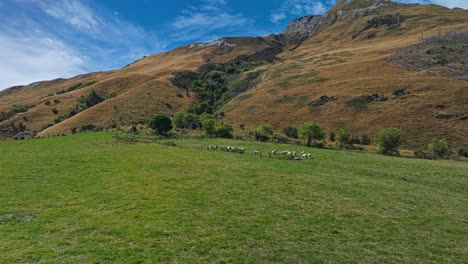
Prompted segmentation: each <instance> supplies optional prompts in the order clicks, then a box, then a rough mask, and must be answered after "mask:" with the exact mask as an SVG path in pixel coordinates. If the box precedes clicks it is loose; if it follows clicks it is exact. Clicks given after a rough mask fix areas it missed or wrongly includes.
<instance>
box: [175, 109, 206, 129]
mask: <svg viewBox="0 0 468 264" xmlns="http://www.w3.org/2000/svg"><path fill="white" fill-rule="evenodd" d="M172 123H173V125H174V126H175V127H177V128H182V129H183V128H189V129H198V128H200V127H201V125H202V124H201V121H200V117H199V116H197V115H195V114H192V113H176V114H175V115H174V117H173V118H172Z"/></svg>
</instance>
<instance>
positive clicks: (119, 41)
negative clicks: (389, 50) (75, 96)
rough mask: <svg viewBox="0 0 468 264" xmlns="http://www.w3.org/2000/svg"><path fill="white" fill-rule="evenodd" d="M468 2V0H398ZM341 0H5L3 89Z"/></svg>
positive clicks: (253, 29)
mask: <svg viewBox="0 0 468 264" xmlns="http://www.w3.org/2000/svg"><path fill="white" fill-rule="evenodd" d="M399 1H400V2H419V3H429V2H432V3H437V4H441V5H445V6H448V7H456V6H458V7H463V8H468V0H399ZM335 2H336V0H250V1H247V0H190V1H189V0H169V1H168V0H164V1H162V0H133V1H130V0H94V1H93V0H0V22H1V23H0V90H1V89H4V88H7V87H10V86H13V85H20V84H28V83H31V82H34V81H39V80H47V79H53V78H58V77H71V76H73V75H76V74H81V73H86V72H91V71H101V70H110V69H115V68H120V67H123V66H125V65H126V64H128V63H130V62H132V61H134V60H136V59H138V58H141V57H142V56H144V55H149V54H153V53H156V52H161V51H167V50H170V49H173V48H176V47H178V46H181V45H184V44H188V43H193V42H205V41H211V40H214V39H217V38H219V37H222V36H258V35H269V34H271V33H279V32H281V31H282V29H283V28H284V27H285V26H286V25H287V23H288V22H289V21H290V20H291V19H293V18H296V17H301V16H304V15H312V14H322V13H324V12H325V11H326V10H328V9H329V8H330V7H332V6H333V5H334V4H335Z"/></svg>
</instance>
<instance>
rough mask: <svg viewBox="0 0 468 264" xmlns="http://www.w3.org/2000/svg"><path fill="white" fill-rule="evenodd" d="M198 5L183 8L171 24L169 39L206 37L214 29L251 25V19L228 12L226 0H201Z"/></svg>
mask: <svg viewBox="0 0 468 264" xmlns="http://www.w3.org/2000/svg"><path fill="white" fill-rule="evenodd" d="M200 2H201V4H200V5H198V6H196V7H195V6H190V7H188V8H186V9H184V10H183V11H182V12H181V14H180V15H179V16H177V17H176V19H175V21H174V22H173V23H172V24H171V27H172V28H173V29H174V31H173V32H171V34H170V35H169V37H170V40H171V41H190V40H200V39H206V38H207V37H208V36H210V35H212V34H214V33H213V32H215V31H216V30H219V29H223V30H224V31H225V32H229V31H235V30H236V29H239V28H243V27H246V26H251V25H253V24H254V21H253V20H252V19H248V18H246V17H245V16H243V15H242V14H240V13H235V12H230V11H229V10H228V8H227V1H226V0H201V1H200Z"/></svg>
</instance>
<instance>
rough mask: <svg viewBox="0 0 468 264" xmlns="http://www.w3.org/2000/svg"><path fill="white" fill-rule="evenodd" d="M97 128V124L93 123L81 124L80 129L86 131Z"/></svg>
mask: <svg viewBox="0 0 468 264" xmlns="http://www.w3.org/2000/svg"><path fill="white" fill-rule="evenodd" d="M95 129H96V126H95V125H93V124H85V125H82V126H81V129H80V131H81V132H85V131H93V130H95Z"/></svg>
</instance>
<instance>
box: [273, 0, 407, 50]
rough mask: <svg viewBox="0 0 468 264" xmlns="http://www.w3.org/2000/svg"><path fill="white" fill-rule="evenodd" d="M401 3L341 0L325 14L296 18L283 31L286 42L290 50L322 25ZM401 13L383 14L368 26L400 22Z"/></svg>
mask: <svg viewBox="0 0 468 264" xmlns="http://www.w3.org/2000/svg"><path fill="white" fill-rule="evenodd" d="M397 5H401V4H399V3H395V2H393V1H391V0H341V1H340V2H338V4H337V5H336V7H335V8H333V9H331V10H330V11H329V12H328V13H326V14H324V15H317V16H305V17H301V18H298V19H294V20H293V21H292V22H291V23H289V25H288V26H287V27H286V29H285V30H284V31H283V32H282V33H281V35H282V36H283V38H286V40H285V44H286V46H287V47H289V49H290V50H292V49H295V48H297V47H298V46H299V45H300V44H301V43H302V42H304V41H305V40H307V39H309V38H310V37H312V36H313V35H315V34H316V33H317V32H318V31H319V29H320V28H321V26H322V25H324V24H328V25H330V24H334V23H337V22H342V21H346V20H351V19H356V18H359V17H364V16H369V15H372V14H374V13H375V12H377V11H378V10H379V9H380V8H384V7H389V6H397ZM400 21H401V17H400V16H399V15H390V16H382V17H379V18H377V19H371V20H369V22H368V25H366V28H367V27H370V28H372V27H376V26H377V25H388V24H392V25H394V24H399V23H400Z"/></svg>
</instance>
